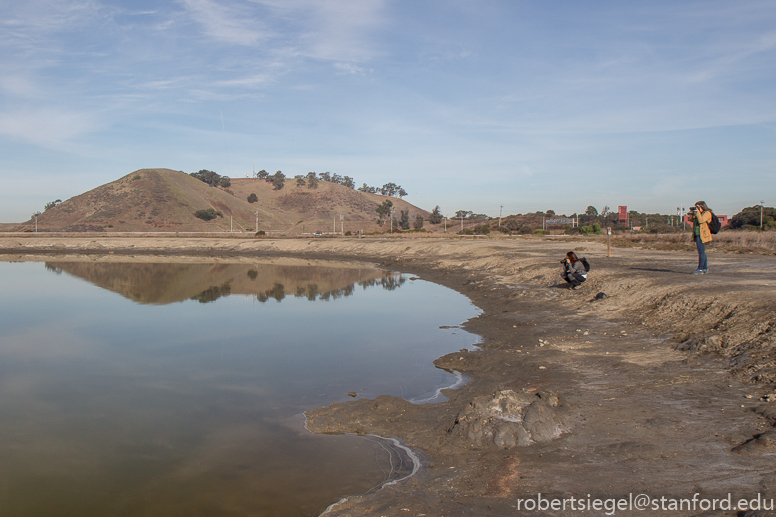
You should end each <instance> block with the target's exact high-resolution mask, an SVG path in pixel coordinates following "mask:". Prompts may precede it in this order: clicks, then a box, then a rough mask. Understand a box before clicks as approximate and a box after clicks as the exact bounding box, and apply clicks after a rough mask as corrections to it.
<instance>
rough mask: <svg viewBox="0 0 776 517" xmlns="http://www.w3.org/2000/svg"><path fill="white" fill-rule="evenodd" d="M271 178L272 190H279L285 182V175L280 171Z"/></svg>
mask: <svg viewBox="0 0 776 517" xmlns="http://www.w3.org/2000/svg"><path fill="white" fill-rule="evenodd" d="M271 179H272V180H271V182H272V187H273V190H280V189H282V188H283V186H284V185H285V184H286V175H285V174H283V173H282V172H280V171H277V172H276V173H275V174H273V175H272V176H271Z"/></svg>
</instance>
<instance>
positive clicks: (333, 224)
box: [331, 215, 337, 233]
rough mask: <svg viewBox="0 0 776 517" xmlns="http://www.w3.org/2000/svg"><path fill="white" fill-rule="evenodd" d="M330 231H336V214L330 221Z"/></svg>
mask: <svg viewBox="0 0 776 517" xmlns="http://www.w3.org/2000/svg"><path fill="white" fill-rule="evenodd" d="M331 233H337V216H336V215H335V216H334V220H333V222H332V223H331Z"/></svg>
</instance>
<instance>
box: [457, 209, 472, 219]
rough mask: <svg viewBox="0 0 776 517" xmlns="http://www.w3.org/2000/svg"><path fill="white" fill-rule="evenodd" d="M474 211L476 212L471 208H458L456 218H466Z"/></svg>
mask: <svg viewBox="0 0 776 517" xmlns="http://www.w3.org/2000/svg"><path fill="white" fill-rule="evenodd" d="M473 213H474V212H472V211H471V210H458V211H457V212H456V213H455V218H456V219H466V218H467V217H469V216H470V215H472V214H473Z"/></svg>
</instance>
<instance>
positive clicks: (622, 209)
mask: <svg viewBox="0 0 776 517" xmlns="http://www.w3.org/2000/svg"><path fill="white" fill-rule="evenodd" d="M617 210H618V212H619V216H620V218H619V222H620V224H628V207H627V206H618V207H617Z"/></svg>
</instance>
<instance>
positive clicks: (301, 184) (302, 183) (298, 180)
mask: <svg viewBox="0 0 776 517" xmlns="http://www.w3.org/2000/svg"><path fill="white" fill-rule="evenodd" d="M294 179H295V180H296V186H297V187H304V186H305V183H306V182H305V180H304V176H302V175H301V174H297V175H296V176H294Z"/></svg>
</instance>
